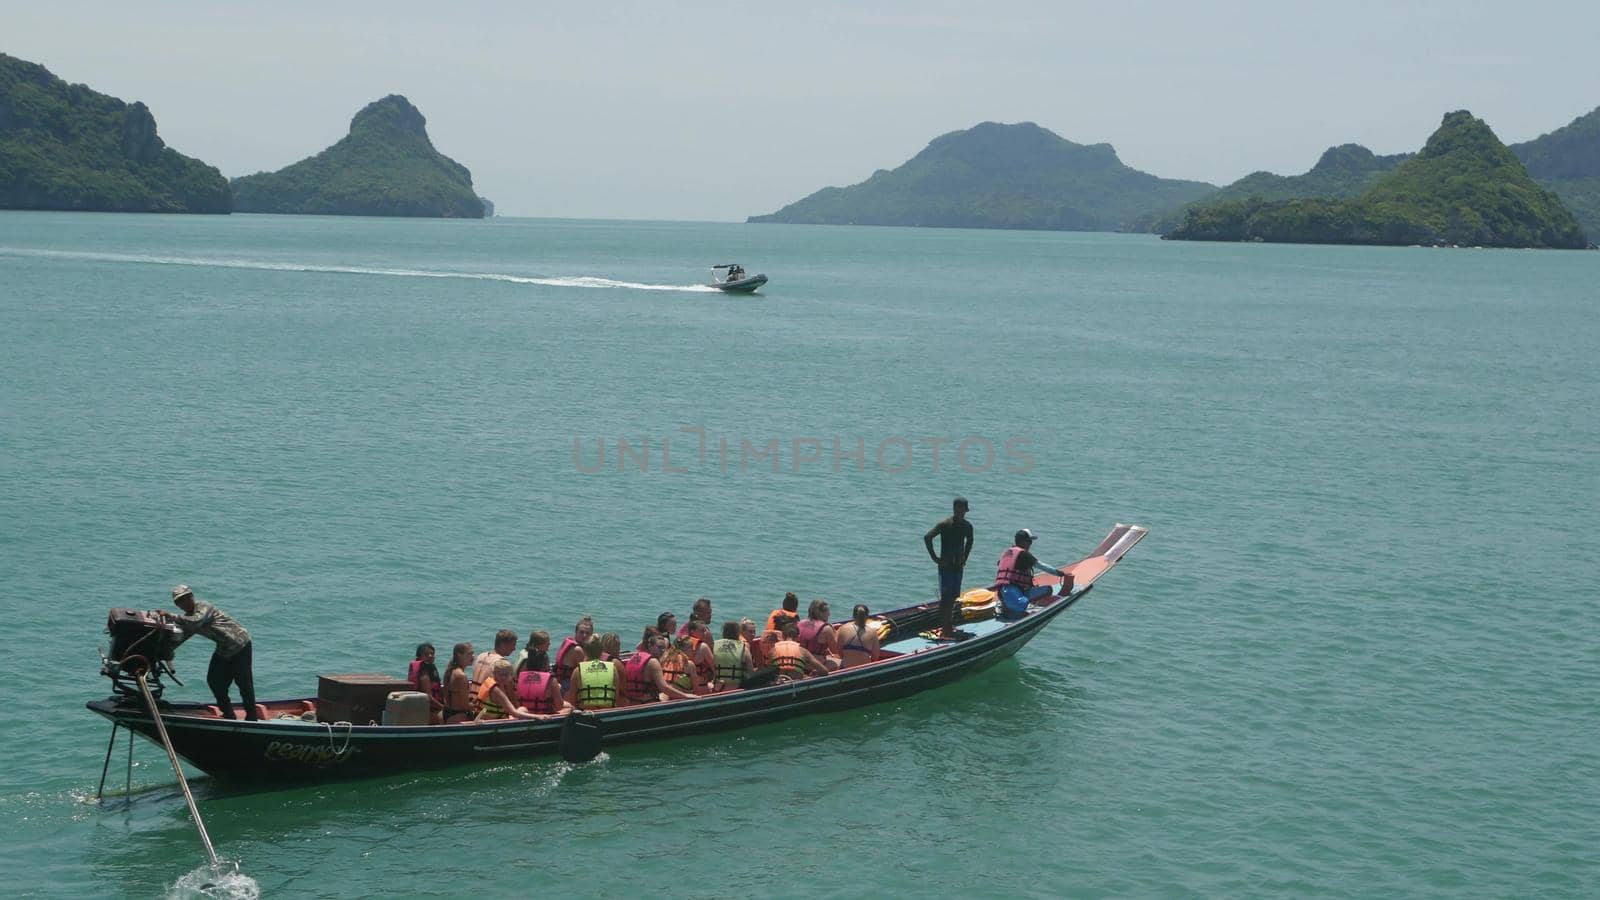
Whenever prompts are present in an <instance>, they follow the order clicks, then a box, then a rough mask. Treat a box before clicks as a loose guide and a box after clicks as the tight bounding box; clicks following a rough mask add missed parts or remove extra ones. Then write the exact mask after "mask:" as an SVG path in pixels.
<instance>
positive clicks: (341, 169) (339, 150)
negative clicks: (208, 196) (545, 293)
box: [233, 94, 483, 219]
mask: <svg viewBox="0 0 1600 900" xmlns="http://www.w3.org/2000/svg"><path fill="white" fill-rule="evenodd" d="M427 124H428V123H427V119H425V118H423V116H422V113H421V112H420V111H418V110H417V108H416V107H415V106H412V105H411V101H409V100H407V99H406V98H404V97H402V96H400V95H398V94H390V95H389V96H387V97H384V98H383V99H382V100H375V101H373V102H372V103H369V104H367V105H366V106H365V107H363V108H362V109H361V111H360V112H358V113H356V114H355V117H354V118H353V119H351V120H350V133H349V134H348V135H346V136H345V137H344V138H343V139H342V140H340V141H339V142H338V143H336V144H334V145H333V146H331V147H329V148H328V149H326V150H324V151H322V152H321V153H318V154H317V155H316V156H313V157H310V158H308V159H303V160H301V161H300V162H297V163H295V164H294V165H291V166H289V167H287V168H284V169H280V170H278V171H276V172H261V173H257V174H255V175H246V176H244V177H242V178H235V179H234V180H233V196H234V208H235V209H237V210H238V211H239V212H260V213H306V214H312V215H339V216H425V217H435V218H462V219H481V218H483V200H482V199H481V198H479V197H478V195H477V193H476V192H475V191H473V189H472V173H471V172H468V171H467V168H466V166H463V165H461V164H460V163H458V162H456V161H455V160H453V159H451V158H449V157H448V156H445V155H444V154H442V153H440V152H439V151H437V150H435V149H434V148H433V142H432V141H431V140H429V139H428V128H427Z"/></svg>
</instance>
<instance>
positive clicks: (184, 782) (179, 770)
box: [128, 670, 217, 869]
mask: <svg viewBox="0 0 1600 900" xmlns="http://www.w3.org/2000/svg"><path fill="white" fill-rule="evenodd" d="M134 677H136V678H138V679H139V690H141V691H143V692H144V702H145V703H146V704H147V705H148V706H149V707H150V716H151V718H153V719H155V720H156V732H157V733H159V734H160V735H161V746H162V747H165V748H166V750H167V760H168V761H170V762H171V763H172V774H174V775H176V776H178V786H179V787H181V788H183V799H184V802H186V803H188V804H189V815H191V816H193V817H194V827H195V830H196V831H198V832H200V843H202V844H205V845H206V856H208V857H210V858H211V868H213V869H215V868H217V848H215V847H213V846H211V835H209V834H206V823H205V821H204V820H203V819H201V818H200V808H199V807H198V806H195V803H194V794H192V793H190V792H189V779H187V778H185V777H183V766H181V765H179V764H178V753H177V751H175V750H173V749H172V739H171V738H169V737H167V725H166V723H165V722H163V721H161V711H160V710H159V709H157V708H156V698H155V695H154V694H152V693H150V682H148V681H145V680H144V671H143V670H140V671H138V672H135V673H134ZM128 741H129V746H130V747H131V746H132V741H133V735H132V734H131V733H130V734H129V735H128Z"/></svg>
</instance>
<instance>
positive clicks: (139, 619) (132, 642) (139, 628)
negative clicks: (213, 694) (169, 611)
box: [100, 609, 183, 702]
mask: <svg viewBox="0 0 1600 900" xmlns="http://www.w3.org/2000/svg"><path fill="white" fill-rule="evenodd" d="M106 633H107V634H109V635H111V650H110V652H109V653H102V654H101V655H100V673H101V674H102V675H105V676H106V677H107V678H110V679H111V689H112V690H113V691H115V692H116V693H117V694H118V695H120V696H124V697H130V698H139V697H140V694H139V683H138V681H137V679H136V677H135V676H137V675H139V674H143V675H145V677H146V680H147V682H148V683H149V685H150V691H151V693H153V694H155V695H156V696H157V697H159V696H161V689H162V684H161V674H162V673H163V672H165V673H166V674H168V675H172V680H174V681H177V680H178V677H177V675H176V674H175V673H174V672H173V671H172V653H173V651H174V650H176V649H178V645H179V644H181V643H183V632H182V630H180V629H179V628H178V626H176V625H174V624H172V623H170V622H167V621H165V620H164V619H162V618H161V616H160V614H159V613H156V612H154V611H153V610H142V609H113V610H111V615H110V616H108V617H107V619H106ZM178 683H179V684H182V683H183V682H181V681H178ZM141 702H142V701H141Z"/></svg>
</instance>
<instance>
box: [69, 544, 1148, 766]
mask: <svg viewBox="0 0 1600 900" xmlns="http://www.w3.org/2000/svg"><path fill="white" fill-rule="evenodd" d="M1118 529H1122V530H1123V531H1122V534H1123V538H1122V539H1121V542H1118V541H1116V540H1113V538H1114V537H1116V536H1117V535H1118V533H1119V532H1118V531H1113V532H1112V537H1108V538H1107V540H1106V541H1105V542H1103V543H1102V544H1101V549H1100V550H1098V551H1097V554H1098V555H1094V556H1090V557H1087V558H1085V559H1084V560H1083V561H1081V562H1079V563H1077V564H1076V566H1075V567H1083V570H1084V575H1085V576H1086V577H1087V581H1080V582H1079V585H1080V586H1079V587H1078V588H1077V590H1075V591H1074V593H1073V594H1072V595H1071V596H1070V597H1067V598H1060V599H1055V598H1052V600H1050V601H1046V602H1044V603H1043V604H1041V606H1040V607H1039V608H1037V609H1034V610H1032V611H1030V612H1029V614H1028V615H1027V616H1026V617H1024V618H1022V619H1020V620H1018V621H1015V622H1009V623H1000V622H986V623H977V624H973V623H968V625H967V626H966V627H968V628H973V629H975V630H979V631H980V633H978V634H977V636H975V637H972V638H969V639H967V640H964V641H960V642H955V643H942V644H933V643H931V642H922V643H924V644H926V646H922V647H920V648H918V649H915V650H912V651H909V652H904V653H902V654H900V655H898V656H894V657H892V658H889V659H885V660H880V661H878V662H875V663H872V664H870V665H864V666H858V667H854V668H850V669H844V670H841V671H839V672H834V673H831V674H829V675H826V676H823V677H818V678H808V679H805V680H803V681H798V682H791V683H786V684H777V685H772V686H769V687H763V688H754V689H748V690H740V691H730V692H727V693H723V694H713V695H709V696H705V697H700V698H696V699H694V700H680V701H673V702H669V703H651V704H646V705H643V706H630V707H623V708H621V709H613V710H603V711H599V712H597V713H596V714H595V716H596V718H597V719H598V720H599V721H600V722H602V723H603V729H604V738H603V740H604V744H605V745H607V746H609V745H611V744H617V743H625V742H630V741H637V740H648V739H652V738H657V737H667V736H672V737H679V736H684V735H689V734H707V733H711V732H715V731H721V730H726V729H732V728H742V727H746V726H749V725H755V724H760V723H763V722H773V721H778V720H782V719H788V718H793V717H795V716H801V715H807V714H811V713H822V712H835V711H839V710H845V709H850V708H853V707H857V706H864V705H867V704H871V703H879V702H883V701H886V700H894V699H897V698H900V697H905V696H909V695H911V694H916V693H920V692H922V691H925V690H929V689H931V688H935V687H938V686H940V685H944V684H948V683H950V682H952V681H956V680H958V679H961V678H964V677H966V676H968V675H971V674H972V673H974V672H977V671H980V670H982V669H985V668H987V667H989V666H992V665H994V664H995V663H997V662H1000V661H1001V660H1004V659H1006V658H1007V657H1010V656H1011V655H1012V654H1014V653H1016V652H1017V651H1018V650H1019V649H1021V648H1022V646H1023V645H1024V644H1026V643H1027V642H1028V641H1030V640H1032V639H1033V637H1034V636H1035V635H1037V634H1038V633H1039V631H1040V630H1042V629H1043V628H1044V627H1045V626H1046V625H1048V624H1049V623H1050V622H1051V621H1052V620H1054V619H1055V618H1056V617H1057V616H1059V615H1061V614H1062V613H1063V612H1065V611H1066V609H1067V608H1068V607H1070V606H1071V605H1072V603H1073V602H1075V601H1076V600H1077V599H1078V598H1079V597H1082V596H1083V594H1084V593H1086V592H1087V591H1088V590H1089V588H1090V587H1092V584H1093V581H1094V579H1095V578H1098V577H1099V576H1100V575H1101V574H1103V573H1104V572H1105V571H1107V570H1108V569H1109V568H1110V567H1111V566H1112V565H1115V563H1116V562H1117V561H1118V560H1119V559H1120V558H1121V555H1122V554H1123V553H1126V552H1127V550H1129V549H1131V548H1132V546H1133V544H1136V543H1138V541H1139V539H1140V538H1142V537H1143V536H1144V529H1142V528H1138V526H1118ZM1108 552H1109V553H1114V554H1115V555H1114V556H1112V557H1109V558H1108V557H1107V553H1108ZM1075 567H1069V571H1072V570H1073V569H1074V568H1075ZM887 615H890V616H895V615H898V616H899V617H900V620H901V621H902V622H904V623H907V627H909V628H912V629H914V628H919V627H925V626H924V625H922V624H920V623H924V622H926V623H928V624H931V623H932V619H933V618H934V617H936V616H937V604H936V603H925V604H919V605H916V606H910V607H905V608H904V609H901V610H896V611H895V612H894V613H890V614H887ZM979 625H981V626H982V628H981V629H979V628H978V626H979ZM904 630H905V629H902V631H904ZM910 635H912V637H910V640H912V641H918V640H919V639H917V638H915V637H914V635H915V632H914V631H911V632H910ZM299 703H300V701H279V702H278V704H277V705H278V706H280V707H281V706H284V705H288V706H291V707H292V706H296V705H298V704H299ZM87 705H88V708H89V709H90V710H91V711H93V712H95V713H97V714H98V715H101V716H103V717H105V718H107V719H109V720H111V721H112V722H116V723H118V724H120V725H122V726H124V727H126V728H129V729H131V730H132V731H134V732H137V733H138V734H141V735H144V736H145V737H147V738H149V739H151V740H152V741H154V740H156V736H155V734H156V733H155V722H154V720H153V719H151V717H150V714H149V712H148V711H147V710H146V709H145V708H144V707H143V706H142V705H139V704H135V703H132V702H128V701H125V700H123V701H119V700H118V699H117V698H108V699H106V700H97V701H93V702H90V703H89V704H87ZM268 705H269V706H270V705H272V704H268ZM205 710H206V705H205V704H199V703H188V704H179V703H175V704H171V705H170V707H168V708H164V709H163V714H162V719H163V720H164V721H165V723H166V726H167V732H168V734H169V735H170V736H171V739H172V743H173V747H174V749H175V750H176V751H177V753H178V755H179V756H182V757H183V758H184V759H185V760H187V761H188V762H189V763H190V764H192V765H194V766H195V767H196V768H198V769H200V770H202V771H204V772H206V773H208V774H210V775H212V776H215V777H218V778H224V779H230V780H245V781H304V780H316V779H346V778H359V777H365V776H373V775H383V774H392V773H395V772H400V771H406V770H415V769H424V768H435V767H442V766H451V765H458V764H462V763H469V762H473V761H480V760H486V759H505V758H518V757H532V756H540V755H547V754H553V753H555V752H557V750H558V747H559V742H560V738H561V732H562V728H563V726H564V724H565V722H566V717H565V716H553V717H548V718H543V719H510V720H501V721H495V722H477V723H469V724H462V725H431V726H429V725H424V726H385V725H362V726H352V725H348V724H344V723H336V724H326V723H313V722H301V721H297V720H265V721H260V722H245V721H239V720H234V721H229V720H224V719H220V718H216V717H214V716H212V715H209V714H207V713H206V712H205Z"/></svg>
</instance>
